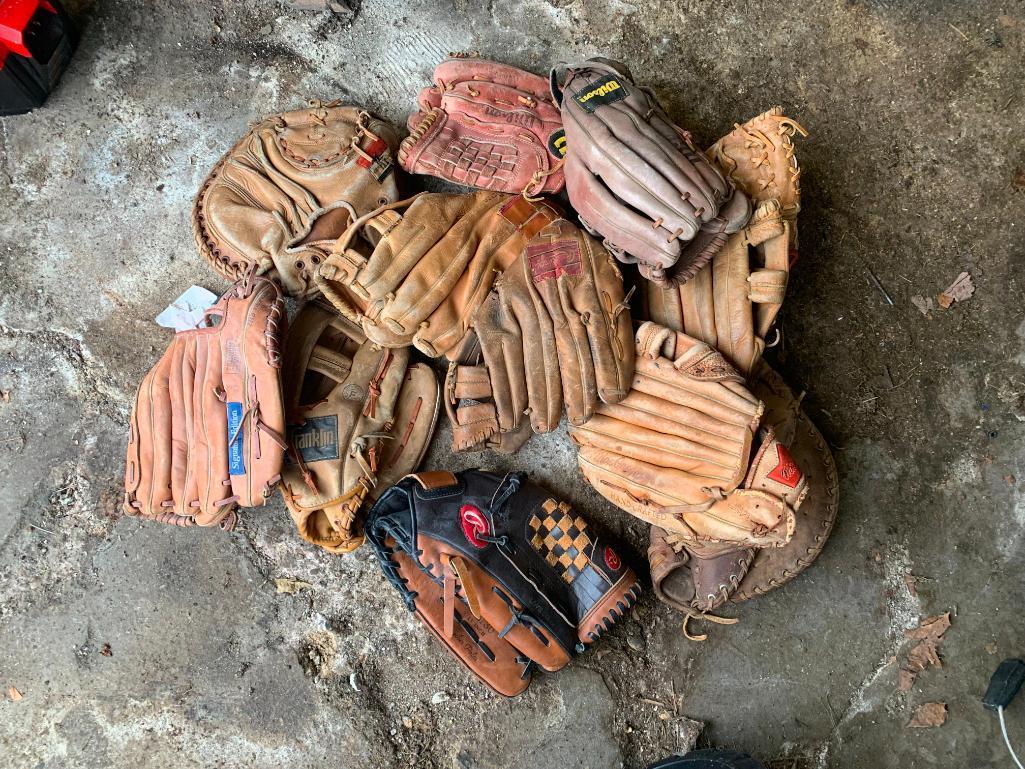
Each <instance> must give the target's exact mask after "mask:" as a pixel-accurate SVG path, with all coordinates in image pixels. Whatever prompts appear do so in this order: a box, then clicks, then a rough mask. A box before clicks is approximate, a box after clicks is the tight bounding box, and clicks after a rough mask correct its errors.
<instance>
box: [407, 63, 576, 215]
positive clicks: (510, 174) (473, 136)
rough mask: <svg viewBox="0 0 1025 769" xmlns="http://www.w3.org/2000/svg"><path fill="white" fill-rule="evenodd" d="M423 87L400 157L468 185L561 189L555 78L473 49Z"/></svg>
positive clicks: (414, 167)
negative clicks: (490, 58)
mask: <svg viewBox="0 0 1025 769" xmlns="http://www.w3.org/2000/svg"><path fill="white" fill-rule="evenodd" d="M434 83H435V84H434V85H433V86H431V87H430V88H425V89H424V90H422V91H421V92H420V96H419V98H418V99H417V102H418V104H419V107H420V111H419V112H416V113H414V114H412V115H410V117H409V123H408V127H409V133H410V136H409V137H407V138H406V139H405V140H403V142H402V144H401V145H400V146H399V162H400V163H401V164H402V167H403V168H404V169H406V170H407V171H409V172H410V173H413V174H429V175H431V176H437V177H440V178H442V179H447V180H448V181H451V182H455V183H456V184H465V185H466V186H467V187H478V188H480V189H486V190H495V191H498V192H523V193H525V194H528V195H540V194H541V193H544V192H548V193H554V192H558V191H559V190H561V189H562V185H563V183H564V179H563V175H562V170H561V169H562V162H561V161H562V157H563V155H565V137H564V134H563V131H562V118H561V116H560V115H559V108H558V107H556V106H555V104H554V103H553V102H552V100H551V94H550V92H549V89H548V81H547V80H545V79H544V78H540V77H538V76H537V75H532V74H531V73H529V72H524V71H523V70H521V69H516V68H515V67H510V66H508V65H506V64H499V63H497V62H493V61H487V60H486V59H480V58H477V57H476V56H475V55H472V54H449V58H447V59H445V61H443V62H442V63H441V64H439V65H438V66H437V68H436V69H435V70H434Z"/></svg>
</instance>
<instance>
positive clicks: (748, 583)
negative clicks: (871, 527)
mask: <svg viewBox="0 0 1025 769" xmlns="http://www.w3.org/2000/svg"><path fill="white" fill-rule="evenodd" d="M748 382H749V384H750V387H751V390H752V392H753V393H754V395H755V396H757V397H758V398H759V399H760V400H761V401H762V402H763V403H764V404H765V413H764V414H763V416H762V424H763V425H764V426H766V427H768V428H771V429H772V430H773V431H774V432H775V435H776V438H777V440H779V441H780V442H781V443H782V444H783V445H786V446H788V447H789V452H790V455H791V456H792V457H793V459H794V462H795V463H796V465H797V466H798V467H800V469H801V472H802V473H803V476H804V478H803V483H806V484H807V489H808V492H807V494H806V495H805V498H804V501H803V502H802V503H801V504H800V505H799V506H798V507H797V508H796V509H795V511H794V514H795V519H796V520H795V526H794V534H793V536H792V537H791V538H790V541H789V542H787V543H786V544H785V545H783V546H782V547H773V548H760V549H754V548H744V549H741V550H738V551H736V552H735V553H732V554H730V555H729V556H727V557H725V558H723V559H721V560H715V559H712V560H710V559H708V558H703V557H702V554H701V553H700V551H693V550H692V549H691V548H690V545H689V543H688V542H687V540H686V538H684V537H681V536H679V535H678V534H675V533H671V532H668V531H666V530H665V529H663V528H660V527H658V526H652V527H651V545H650V547H649V548H648V560H649V563H650V565H651V581H652V584H653V585H654V588H655V594H656V595H657V596H658V597H659V598H660V599H661V600H662V601H663V602H665V603H667V604H668V605H669V606H672V607H673V608H674V609H677V610H678V611H681V612H683V613H684V614H685V615H687V616H688V617H691V616H700V617H701V618H703V619H707V620H711V621H713V622H717V623H720V624H733V623H734V622H736V620H735V619H727V618H725V617H718V616H715V615H712V614H708V613H707V612H709V611H712V610H715V609H717V608H719V607H720V606H721V605H722V604H723V603H725V597H724V595H723V592H724V588H725V592H726V593H727V594H728V596H729V602H730V603H739V602H741V601H746V600H748V599H749V598H753V597H755V596H757V595H761V594H763V593H766V592H768V591H769V590H772V589H774V588H777V587H780V586H781V585H783V584H784V583H786V582H789V581H790V580H791V579H793V578H794V577H796V576H797V575H798V574H800V573H801V572H802V571H804V570H805V569H806V568H808V566H810V565H811V563H812V562H813V561H814V560H815V559H816V558H817V557H818V554H819V553H820V552H821V551H822V548H823V546H824V545H825V543H826V539H827V538H828V537H829V533H830V531H831V530H832V528H833V522H834V521H835V520H836V512H837V504H838V497H839V488H838V484H837V473H836V466H835V464H834V463H833V456H832V454H831V453H830V451H829V447H828V445H827V444H826V441H825V439H823V437H822V435H821V434H820V433H819V431H818V430H817V429H816V428H815V425H814V424H812V422H811V420H810V419H808V417H807V415H806V414H805V413H804V412H803V411H802V410H801V407H800V403H799V400H798V399H797V398H795V397H794V394H793V392H792V391H791V390H790V388H788V387H787V386H786V384H785V383H784V382H783V380H782V379H781V378H780V377H779V375H778V374H777V373H776V372H775V371H773V370H772V369H771V368H769V366H768V364H767V363H765V361H764V360H762V361H759V362H758V363H757V364H756V365H755V367H754V370H753V371H752V372H751V374H750V376H749V378H748ZM684 632H685V633H686V634H687V635H688V637H689V638H691V639H692V640H699V641H700V640H704V638H705V636H704V635H698V636H692V635H690V633H689V632H688V631H687V623H686V622H685V623H684Z"/></svg>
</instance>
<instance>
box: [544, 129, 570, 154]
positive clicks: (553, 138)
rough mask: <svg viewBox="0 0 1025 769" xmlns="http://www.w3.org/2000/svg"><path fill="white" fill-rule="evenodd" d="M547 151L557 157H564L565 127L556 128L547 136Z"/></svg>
mask: <svg viewBox="0 0 1025 769" xmlns="http://www.w3.org/2000/svg"><path fill="white" fill-rule="evenodd" d="M548 151H549V152H551V153H552V154H553V155H554V156H555V157H557V158H564V157H566V129H565V128H557V129H556V130H554V131H552V132H551V134H549V136H548Z"/></svg>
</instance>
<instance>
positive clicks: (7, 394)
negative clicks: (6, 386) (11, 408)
mask: <svg viewBox="0 0 1025 769" xmlns="http://www.w3.org/2000/svg"><path fill="white" fill-rule="evenodd" d="M0 401H3V402H4V403H10V402H11V391H10V390H0Z"/></svg>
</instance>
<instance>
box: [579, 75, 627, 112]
mask: <svg viewBox="0 0 1025 769" xmlns="http://www.w3.org/2000/svg"><path fill="white" fill-rule="evenodd" d="M573 98H574V99H576V102H577V104H579V105H580V106H581V107H583V108H584V109H585V110H587V111H588V112H594V111H595V110H596V109H598V107H600V106H602V105H603V104H612V103H613V102H617V101H622V100H623V99H625V98H626V87H625V86H624V85H623V84H622V83H620V82H619V75H606V76H605V77H603V78H601V79H600V80H596V81H595V82H593V83H591V84H590V85H589V86H587V87H586V88H584V89H583V90H580V91H577V92H576V93H575V94H573Z"/></svg>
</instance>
